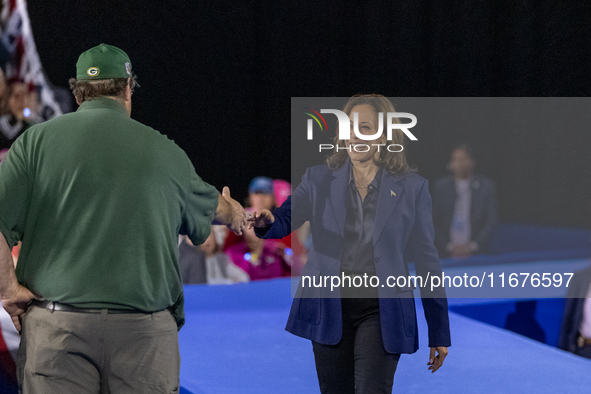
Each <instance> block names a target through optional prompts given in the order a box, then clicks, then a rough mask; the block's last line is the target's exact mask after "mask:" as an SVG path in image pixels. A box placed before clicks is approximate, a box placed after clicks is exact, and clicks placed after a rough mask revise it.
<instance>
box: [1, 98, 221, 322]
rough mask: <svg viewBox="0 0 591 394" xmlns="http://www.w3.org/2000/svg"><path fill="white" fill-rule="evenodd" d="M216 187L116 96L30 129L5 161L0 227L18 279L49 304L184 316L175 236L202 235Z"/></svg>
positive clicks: (197, 239) (196, 237)
mask: <svg viewBox="0 0 591 394" xmlns="http://www.w3.org/2000/svg"><path fill="white" fill-rule="evenodd" d="M217 204H218V192H217V190H216V189H215V188H214V187H213V186H211V185H209V184H207V183H205V182H203V181H202V180H201V178H200V177H199V176H198V175H197V174H196V173H195V170H194V168H193V165H192V164H191V161H190V160H189V158H188V157H187V155H186V154H185V153H184V152H183V150H182V149H180V148H179V147H178V146H177V145H176V144H175V143H174V142H173V141H171V140H169V139H168V138H167V137H166V136H164V135H162V134H160V133H159V132H157V131H156V130H154V129H152V128H150V127H147V126H144V125H142V124H141V123H139V122H136V121H134V120H133V119H131V118H130V117H129V116H128V115H127V112H126V110H125V107H124V106H123V105H121V104H120V103H119V102H117V101H116V100H112V99H108V98H99V99H94V100H91V101H86V102H84V103H83V104H82V105H81V106H80V108H79V109H78V111H76V112H75V113H71V114H66V115H63V116H60V117H58V118H55V119H53V120H50V121H48V122H45V123H41V124H39V125H36V126H33V127H31V128H30V129H29V130H27V131H26V132H25V133H24V134H23V135H22V136H20V137H19V138H18V139H17V140H16V141H15V143H14V144H13V146H12V147H11V149H10V151H9V152H8V154H7V156H6V157H5V159H4V161H2V162H1V163H0V231H1V232H2V234H3V235H4V237H5V238H6V241H7V242H8V244H9V245H10V246H13V245H15V244H16V243H17V242H18V241H22V248H21V252H20V256H19V261H18V265H17V268H16V275H17V278H18V280H19V282H20V283H21V284H22V285H23V286H25V287H27V288H29V289H30V290H31V291H32V292H33V293H35V294H37V295H39V296H41V297H43V298H44V299H46V300H50V301H58V302H62V303H67V304H72V305H75V306H78V307H84V308H116V309H138V310H142V311H146V312H153V311H159V310H163V309H167V308H172V310H173V313H174V315H175V317H176V319H177V323H178V325H179V328H180V326H181V325H182V324H183V322H184V313H183V288H182V281H181V275H180V270H179V265H178V234H186V235H188V236H189V237H190V238H191V240H192V241H193V243H194V244H195V245H198V244H201V243H203V242H204V241H205V239H206V238H207V237H208V236H209V233H210V231H211V221H212V220H213V216H214V214H215V210H216V209H217Z"/></svg>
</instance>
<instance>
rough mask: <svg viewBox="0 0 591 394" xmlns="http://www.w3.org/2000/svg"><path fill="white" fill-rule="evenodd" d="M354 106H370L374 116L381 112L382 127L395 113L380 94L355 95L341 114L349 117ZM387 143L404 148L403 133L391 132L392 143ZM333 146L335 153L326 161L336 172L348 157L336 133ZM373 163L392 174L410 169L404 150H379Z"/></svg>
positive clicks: (395, 119) (343, 142) (399, 131)
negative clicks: (390, 115)
mask: <svg viewBox="0 0 591 394" xmlns="http://www.w3.org/2000/svg"><path fill="white" fill-rule="evenodd" d="M356 105H370V106H372V107H373V109H374V110H375V111H376V115H378V114H379V113H380V112H381V113H382V116H383V117H384V119H383V120H384V122H383V124H384V125H385V124H387V122H386V120H387V116H388V115H387V114H388V112H396V109H394V105H392V103H391V102H390V100H388V99H387V98H386V97H384V96H382V95H381V94H364V95H361V94H358V95H355V96H353V97H351V98H350V99H349V101H348V102H347V104H346V105H345V108H343V112H345V113H346V114H347V115H349V114H350V113H351V109H352V108H353V107H355V106H356ZM393 122H394V123H400V119H398V118H394V119H393ZM337 130H338V128H337ZM387 143H388V144H390V143H391V144H398V145H401V146H403V147H404V132H403V131H402V130H400V129H394V130H392V141H387ZM334 145H335V152H334V153H333V154H332V155H330V156H329V157H328V158H327V159H326V162H327V164H328V167H329V168H330V169H331V170H336V169H337V168H340V167H342V166H343V164H345V162H346V160H347V158H348V157H349V155H348V153H347V150H346V148H345V141H343V140H340V139H339V136H338V133H337V135H336V136H335V138H334ZM337 146H338V150H337ZM374 163H375V164H376V165H377V166H381V167H384V168H385V169H386V170H387V171H389V172H391V173H393V174H403V173H405V172H407V171H409V169H410V168H409V165H408V162H407V161H406V155H405V153H404V150H402V151H401V152H390V151H389V150H388V149H380V156H379V158H378V159H375V158H374Z"/></svg>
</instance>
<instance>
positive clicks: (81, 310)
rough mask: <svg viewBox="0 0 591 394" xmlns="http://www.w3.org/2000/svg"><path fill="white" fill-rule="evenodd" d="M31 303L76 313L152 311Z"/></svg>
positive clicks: (56, 303)
mask: <svg viewBox="0 0 591 394" xmlns="http://www.w3.org/2000/svg"><path fill="white" fill-rule="evenodd" d="M31 304H32V305H35V306H37V307H39V308H45V309H49V310H50V311H60V312H77V313H103V311H107V313H110V314H113V313H116V314H122V313H143V314H150V313H152V312H143V311H139V310H137V309H107V308H103V309H95V308H78V307H76V306H73V305H69V304H62V303H60V302H55V301H37V300H34V301H33V302H32V303H31Z"/></svg>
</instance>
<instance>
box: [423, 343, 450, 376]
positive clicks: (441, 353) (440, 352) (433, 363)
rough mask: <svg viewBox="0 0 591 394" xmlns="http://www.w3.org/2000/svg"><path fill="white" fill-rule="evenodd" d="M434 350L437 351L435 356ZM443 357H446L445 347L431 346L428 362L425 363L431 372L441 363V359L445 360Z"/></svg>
mask: <svg viewBox="0 0 591 394" xmlns="http://www.w3.org/2000/svg"><path fill="white" fill-rule="evenodd" d="M435 351H437V357H435ZM445 357H447V347H445V346H437V347H432V348H431V354H430V355H429V362H428V363H427V365H430V367H429V370H430V371H431V373H433V372H435V371H437V370H438V369H439V368H440V367H441V366H442V365H443V360H445Z"/></svg>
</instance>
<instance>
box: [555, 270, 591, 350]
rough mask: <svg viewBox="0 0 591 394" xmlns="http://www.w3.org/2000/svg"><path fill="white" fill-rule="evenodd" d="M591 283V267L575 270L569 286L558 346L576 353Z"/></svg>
mask: <svg viewBox="0 0 591 394" xmlns="http://www.w3.org/2000/svg"><path fill="white" fill-rule="evenodd" d="M590 284H591V267H589V268H586V269H584V270H581V271H577V272H575V274H574V276H573V278H572V279H571V283H570V284H569V286H568V292H567V298H566V300H565V302H564V314H563V317H562V328H561V330H560V338H559V339H558V347H559V348H560V349H564V350H568V351H569V352H572V353H574V352H575V351H576V350H577V338H578V337H579V326H580V325H581V321H583V306H584V304H585V297H587V292H588V290H589V285H590Z"/></svg>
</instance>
